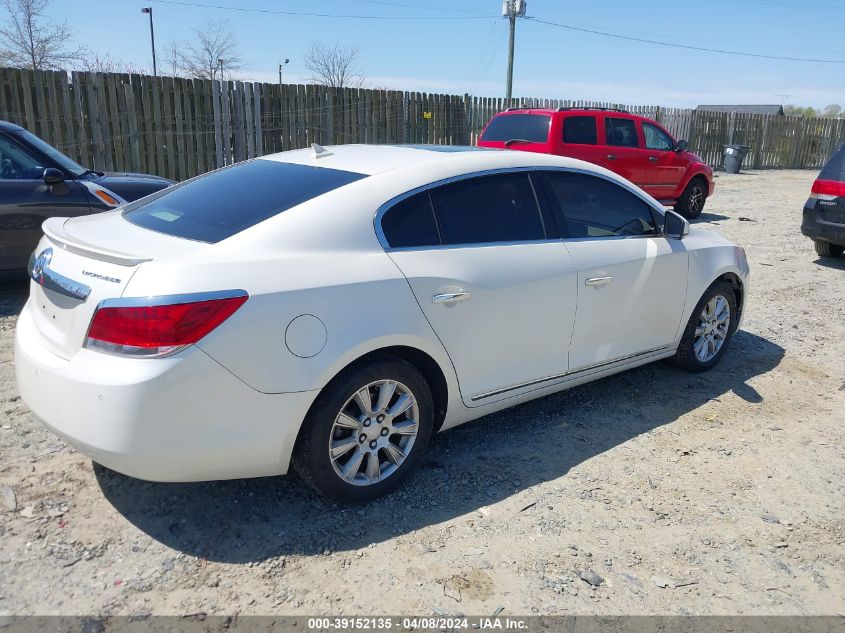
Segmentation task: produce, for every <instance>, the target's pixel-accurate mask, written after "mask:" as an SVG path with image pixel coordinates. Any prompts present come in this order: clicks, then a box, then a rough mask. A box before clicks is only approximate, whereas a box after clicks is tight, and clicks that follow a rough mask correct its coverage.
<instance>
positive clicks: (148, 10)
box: [141, 7, 158, 77]
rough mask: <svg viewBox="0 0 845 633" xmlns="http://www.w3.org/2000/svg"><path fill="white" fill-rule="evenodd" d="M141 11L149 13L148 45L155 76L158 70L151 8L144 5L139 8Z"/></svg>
mask: <svg viewBox="0 0 845 633" xmlns="http://www.w3.org/2000/svg"><path fill="white" fill-rule="evenodd" d="M141 13H148V14H149V15H150V47H151V48H152V49H153V76H154V77H155V76H158V72H157V69H156V36H155V31H154V30H153V8H152V7H144V8H143V9H141Z"/></svg>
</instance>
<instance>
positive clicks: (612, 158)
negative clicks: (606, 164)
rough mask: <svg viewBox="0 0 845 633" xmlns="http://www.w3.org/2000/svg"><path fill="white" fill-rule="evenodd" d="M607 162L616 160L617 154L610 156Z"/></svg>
mask: <svg viewBox="0 0 845 633" xmlns="http://www.w3.org/2000/svg"><path fill="white" fill-rule="evenodd" d="M607 160H616V154H608V155H607Z"/></svg>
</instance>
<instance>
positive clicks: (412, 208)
mask: <svg viewBox="0 0 845 633" xmlns="http://www.w3.org/2000/svg"><path fill="white" fill-rule="evenodd" d="M381 230H382V233H384V237H385V239H386V240H387V243H388V244H390V246H392V247H393V248H401V247H408V246H433V245H436V244H440V235H439V234H438V232H437V221H436V220H435V218H434V210H433V209H432V208H431V198H429V195H428V192H427V191H423V192H422V193H418V194H416V195H413V196H410V197H409V198H406V199H405V200H402V201H401V202H397V203H396V204H395V205H393V206H392V207H390V209H388V210H387V212H386V213H385V214H384V216H382V218H381Z"/></svg>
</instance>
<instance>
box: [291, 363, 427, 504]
mask: <svg viewBox="0 0 845 633" xmlns="http://www.w3.org/2000/svg"><path fill="white" fill-rule="evenodd" d="M433 428H434V399H433V398H432V395H431V389H430V388H429V386H428V383H427V382H426V381H425V379H424V378H423V376H422V375H421V374H420V372H419V371H417V369H416V368H415V367H413V366H412V365H410V364H409V363H406V362H405V361H403V360H400V359H398V358H389V359H384V360H379V361H375V362H371V363H368V364H366V365H361V366H358V367H353V368H351V369H350V370H347V371H345V372H343V373H341V374H340V375H339V376H338V377H337V378H335V379H334V380H333V381H332V382H331V383H329V385H328V386H327V387H326V388H325V389H324V390H323V392H322V393H321V394H320V395H319V396H318V398H317V400H316V401H315V403H314V406H313V407H312V409H311V411H310V412H309V414H308V416H307V418H306V420H305V423H304V425H303V428H302V431H301V432H300V437H299V439H298V440H297V445H296V450H295V452H294V458H293V466H294V468H295V469H296V471H297V473H299V475H300V477H302V479H303V480H305V482H306V483H308V484H310V485H311V486H312V487H314V488H316V489H317V490H318V491H319V492H321V493H323V494H324V495H326V496H327V497H330V498H332V499H334V500H335V501H340V502H342V503H366V502H368V501H372V500H373V499H376V498H377V497H380V496H382V495H385V494H387V493H389V492H391V491H393V490H395V489H396V488H397V487H398V486H399V485H400V484H401V483H402V481H403V480H404V479H405V478H406V477H407V476H408V475H409V474H410V473H411V472H412V471H413V470H414V468H415V467H416V465H417V464H418V463H419V460H420V458H421V457H422V454H423V453H424V452H425V449H426V447H427V446H428V443H429V440H430V439H431V435H432V431H433Z"/></svg>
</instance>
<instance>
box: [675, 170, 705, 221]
mask: <svg viewBox="0 0 845 633" xmlns="http://www.w3.org/2000/svg"><path fill="white" fill-rule="evenodd" d="M705 202H707V185H706V183H705V182H704V181H703V180H701V179H700V178H693V179H692V181H691V182H690V183H689V184H688V185H687V188H686V189H684V193H682V194H681V197H680V198H678V202H677V204H675V213H679V214H681V215H682V216H684V217H685V218H686V219H687V220H694V219H695V218H697V217H698V216H700V215H701V212H702V211H703V210H704V203H705Z"/></svg>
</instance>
